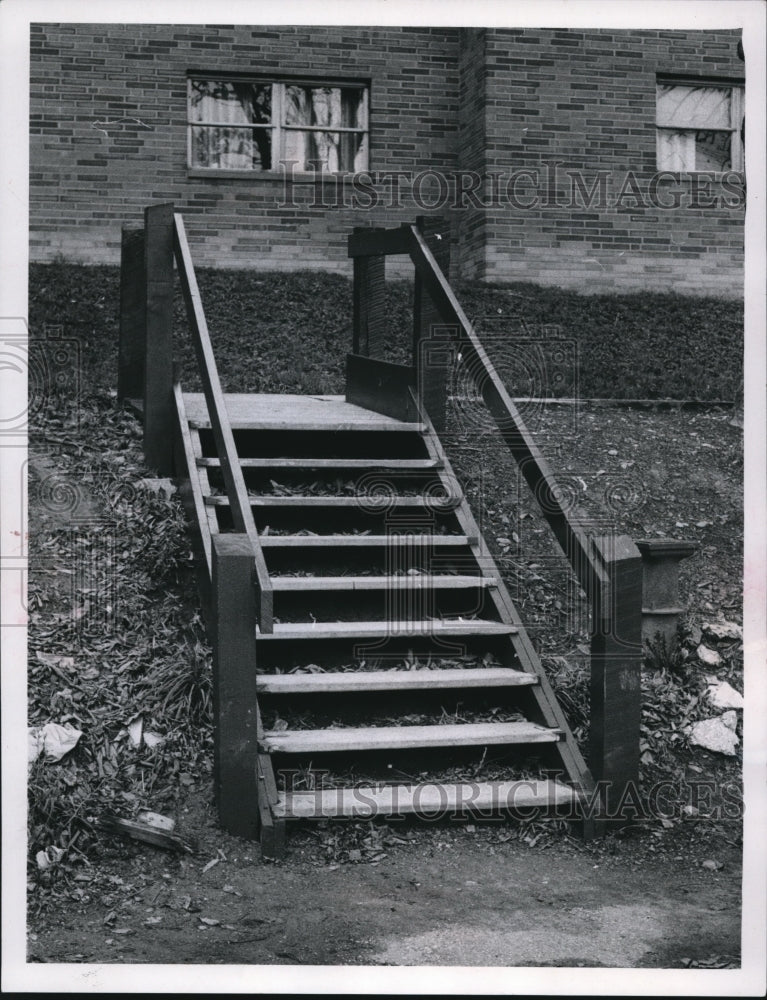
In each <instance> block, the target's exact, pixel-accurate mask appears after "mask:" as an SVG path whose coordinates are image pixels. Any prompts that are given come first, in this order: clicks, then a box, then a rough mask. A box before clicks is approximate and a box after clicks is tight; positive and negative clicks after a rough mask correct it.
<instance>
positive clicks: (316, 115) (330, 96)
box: [285, 85, 365, 128]
mask: <svg viewBox="0 0 767 1000" xmlns="http://www.w3.org/2000/svg"><path fill="white" fill-rule="evenodd" d="M364 98H365V92H364V90H362V89H361V88H359V87H299V86H296V85H291V86H288V87H286V88H285V124H286V125H323V126H326V127H328V128H334V127H335V128H338V127H339V126H340V127H342V128H364V127H365V122H364Z"/></svg>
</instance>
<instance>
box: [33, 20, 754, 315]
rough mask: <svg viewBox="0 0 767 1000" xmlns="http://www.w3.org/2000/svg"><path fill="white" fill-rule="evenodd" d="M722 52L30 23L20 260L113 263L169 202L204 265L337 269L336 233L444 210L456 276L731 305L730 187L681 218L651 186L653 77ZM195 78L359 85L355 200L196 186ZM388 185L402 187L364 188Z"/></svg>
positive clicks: (574, 35) (560, 35)
mask: <svg viewBox="0 0 767 1000" xmlns="http://www.w3.org/2000/svg"><path fill="white" fill-rule="evenodd" d="M736 42H737V34H736V33H735V32H727V31H722V32H676V31H644V32H619V31H596V30H595V31H574V30H566V31H565V30H562V31H558V30H554V29H550V30H539V29H536V30H533V29H524V30H523V29H520V30H511V29H485V28H468V29H456V28H442V29H428V28H396V27H391V28H375V29H373V28H345V27H339V28H333V27H317V26H313V27H297V26H290V27H269V28H258V27H250V26H229V27H227V26H221V25H219V26H216V27H208V26H174V25H166V26H161V25H73V24H64V25H33V26H32V28H31V80H30V95H31V108H30V110H31V122H30V133H31V135H30V141H31V150H30V153H31V160H30V163H31V166H30V255H31V258H32V260H50V259H52V258H53V257H54V256H55V255H56V254H57V253H62V254H63V255H64V256H66V257H68V258H70V259H73V260H77V261H85V262H103V263H116V262H117V261H118V259H119V246H120V228H121V226H122V224H123V223H137V222H139V221H140V219H141V213H142V210H143V208H144V207H145V206H146V205H147V204H150V203H153V202H154V203H156V202H160V201H173V202H175V204H176V205H177V206H178V208H179V210H180V211H182V212H183V213H184V215H185V217H186V221H187V230H188V233H189V237H190V242H191V244H192V250H193V254H194V257H195V260H196V261H197V262H198V263H199V264H200V265H208V266H216V267H260V268H264V269H270V270H293V269H297V268H323V269H329V270H339V271H343V272H344V273H350V272H351V269H350V263H349V261H348V258H347V256H346V237H347V234H348V233H349V231H350V230H351V229H352V227H354V226H358V225H367V224H373V225H379V226H381V225H386V226H390V225H397V224H399V223H400V222H406V221H411V220H412V219H413V217H414V216H415V215H418V214H424V213H427V214H428V213H429V212H431V211H434V212H435V213H439V214H445V215H450V216H452V220H451V226H452V238H453V243H454V248H453V255H452V259H453V267H454V273H455V272H456V270H459V271H460V273H462V274H463V275H464V276H466V277H474V278H480V279H484V280H491V281H513V280H532V281H537V282H541V283H544V284H556V285H563V286H570V287H577V288H582V289H583V290H586V291H603V290H609V289H623V290H630V289H633V288H655V289H678V290H680V291H685V292H698V293H710V292H716V293H720V294H724V295H731V296H739V295H740V294H741V289H742V257H743V250H742V241H743V209H742V207H740V206H738V204H737V203H738V200H739V199H738V192H737V191H734V192H732V191H729V192H728V191H727V190H725V189H724V188H723V185H722V184H720V183H719V182H716V183H714V184H703V185H699V188H698V191H697V205H696V204H691V202H692V201H694V199H693V195H694V194H695V192H694V190H693V188H694V185H695V183H696V181H695V180H693V179H691V178H690V177H689V176H688V177H682V178H681V179H680V180H679V181H678V182H675V181H666V182H664V183H663V184H661V185H659V186H658V187H657V190H654V191H652V190H651V184H652V179H653V176H654V175H655V173H656V166H655V163H656V161H655V128H654V121H655V77H656V73H675V74H679V73H687V74H705V75H709V76H715V77H739V76H742V74H743V63H742V62H740V60H738V59H737V56H736V52H735V49H736ZM190 70H196V71H199V72H201V73H204V72H209V73H211V74H215V73H216V72H217V71H236V72H241V73H249V72H253V71H258V72H260V73H272V72H273V73H274V74H275V75H284V76H290V75H292V74H295V75H297V76H300V75H304V76H306V75H316V76H320V77H331V76H332V77H334V78H337V77H342V78H349V79H362V80H367V81H369V84H370V120H371V132H370V170H371V174H372V175H373V181H374V182H373V183H371V184H369V185H368V187H367V193H364V192H363V193H362V195H360V192H359V191H355V190H354V188H353V186H352V185H350V184H349V183H348V182H346V184H345V185H344V184H343V183H338V182H336V181H335V180H327V181H325V182H323V183H322V184H319V183H318V184H314V183H312V184H307V183H293V184H286V183H285V182H284V181H283V180H282V179H280V178H276V179H275V178H274V177H272V178H269V177H267V176H265V175H258V174H253V175H252V176H246V177H237V178H235V177H232V176H231V175H229V176H227V175H226V174H224V173H222V174H221V175H219V176H216V177H202V176H196V175H194V174H192V173H191V172H190V171H189V170H188V169H187V162H186V144H187V139H186V101H187V97H186V79H187V73H188V71H190ZM120 119H122V120H120ZM134 119H137V120H134ZM398 171H401V172H403V173H404V174H405V175H406V178H405V179H403V180H402V181H400V182H397V181H396V180H395V179H394V178H393V177H388V178H387V177H385V176H384V177H382V176H380V175H381V174H385V173H386V172H398ZM524 171H529V172H530V173H528V174H525V173H523V172H524ZM514 178H516V179H514ZM414 180H415V181H416V189H417V192H418V193H419V194H420V197H418V196H416V195H414V193H413V187H414V185H413V182H414ZM510 181H512V187H511V196H510V195H509V182H510ZM600 183H602V184H604V185H605V186H606V191H605V198H604V199H602V201H603V202H604V203H601V202H600V197H599V184H600ZM595 184H596V185H597V186H596V188H595V189H594V190H595V194H594V195H593V196H592V195H590V194H589V192H590V191H591V189H592V187H593V186H594V185H595ZM626 185H628V187H625V186H626ZM462 187H463V188H464V193H463V194H461V188H462ZM622 189H623V197H620V195H621V191H622ZM371 192H372V197H371V194H370V193H371ZM632 193H634V194H637V193H638V195H639V199H638V203H637V199H636V198H634V197H632V196H631V195H632ZM674 199H676V200H678V201H679V205H678V207H675V208H668V209H664V208H662V207H659V204H658V203H659V202H661V201H663V202H665V203H667V204H673V203H674ZM725 199H727V200H729V201H730V202H731V203H732V204H733V205H734V206H735V207H727V206H726V205H724V204H723V202H724V200H725ZM712 200H713V201H714V202H715V204H714V205H713V207H712V205H711V204H710V202H711V201H712ZM371 201H373V202H374V204H373V205H372V207H363V206H367V205H369V203H370V202H371ZM717 201H718V204H716V202H717ZM390 269H391V270H392V271H396V270H397V269H398V262H397V261H396V260H393V261H391V262H390Z"/></svg>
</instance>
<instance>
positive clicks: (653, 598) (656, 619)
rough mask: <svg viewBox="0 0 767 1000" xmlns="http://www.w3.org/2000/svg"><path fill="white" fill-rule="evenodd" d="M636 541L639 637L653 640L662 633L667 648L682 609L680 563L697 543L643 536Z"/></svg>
mask: <svg viewBox="0 0 767 1000" xmlns="http://www.w3.org/2000/svg"><path fill="white" fill-rule="evenodd" d="M636 545H637V548H638V549H639V551H640V553H641V555H642V641H643V642H652V641H653V640H654V639H656V637H657V636H658V635H661V636H662V637H663V640H664V641H665V643H666V647H667V649H668V650H669V651H670V650H671V649H672V648H673V646H674V643H675V641H676V638H677V627H678V624H679V616H680V615H681V614H682V612H683V611H684V608H683V607H682V605H681V604H680V603H679V563H680V562H681V561H682V560H683V559H689V558H690V556H692V555H694V554H695V553H696V552H697V550H698V546H697V545H696V544H695V542H682V541H677V540H676V539H674V538H642V539H637V540H636Z"/></svg>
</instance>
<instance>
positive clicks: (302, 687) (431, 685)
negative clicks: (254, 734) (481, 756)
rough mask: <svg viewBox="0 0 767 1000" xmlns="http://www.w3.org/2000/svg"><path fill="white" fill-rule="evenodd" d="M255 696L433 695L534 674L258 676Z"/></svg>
mask: <svg viewBox="0 0 767 1000" xmlns="http://www.w3.org/2000/svg"><path fill="white" fill-rule="evenodd" d="M257 683H258V692H259V694H287V695H295V694H299V695H300V694H332V693H338V694H340V693H342V692H349V691H435V690H442V689H455V688H461V689H464V688H497V687H524V686H528V685H532V684H537V683H538V678H537V677H536V675H535V674H530V673H526V672H525V671H523V670H512V669H511V668H509V667H476V668H473V669H468V670H462V669H460V668H458V669H450V670H366V671H344V672H339V673H319V674H311V673H306V674H259V676H258V682H257Z"/></svg>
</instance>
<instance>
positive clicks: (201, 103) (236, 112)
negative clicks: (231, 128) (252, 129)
mask: <svg viewBox="0 0 767 1000" xmlns="http://www.w3.org/2000/svg"><path fill="white" fill-rule="evenodd" d="M189 118H190V120H191V121H193V122H221V123H222V124H227V125H249V124H253V125H256V124H265V123H268V122H270V121H271V120H272V85H271V84H270V83H265V84H263V83H240V82H237V81H231V80H192V81H191V95H190V100H189Z"/></svg>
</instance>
